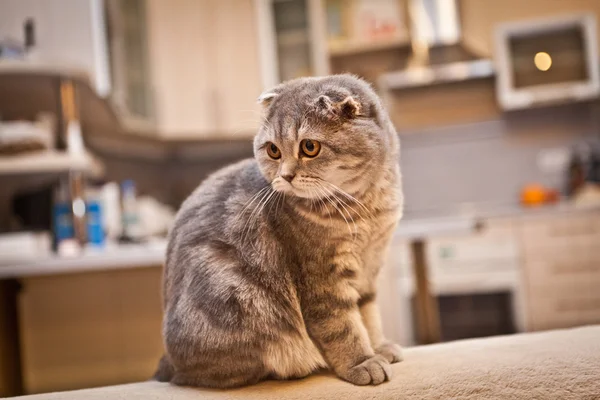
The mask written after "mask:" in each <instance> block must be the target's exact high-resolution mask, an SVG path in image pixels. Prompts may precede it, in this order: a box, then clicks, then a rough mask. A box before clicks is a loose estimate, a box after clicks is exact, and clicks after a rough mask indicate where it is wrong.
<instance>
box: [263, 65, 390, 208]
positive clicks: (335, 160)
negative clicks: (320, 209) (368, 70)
mask: <svg viewBox="0 0 600 400" xmlns="http://www.w3.org/2000/svg"><path fill="white" fill-rule="evenodd" d="M259 102H261V103H262V104H263V106H264V108H265V113H264V120H263V124H262V126H261V128H260V130H259V132H258V134H257V135H256V137H255V139H254V156H255V158H256V160H257V161H258V165H259V167H260V170H261V172H262V174H263V175H264V176H265V178H266V179H267V180H268V181H269V182H271V185H272V187H273V188H274V189H275V190H276V191H281V192H284V193H286V194H291V195H295V196H298V197H303V198H320V197H325V196H327V195H328V192H335V191H336V190H335V188H336V187H337V188H338V189H341V190H343V191H345V192H346V193H349V194H356V193H360V192H361V190H363V189H364V188H365V187H367V186H368V185H369V183H370V182H372V180H373V179H376V177H377V176H379V174H380V173H381V170H382V168H383V167H384V166H385V165H387V164H389V163H391V162H397V155H398V139H397V137H396V132H395V130H394V128H393V126H392V124H391V123H390V120H389V118H388V116H387V113H386V112H385V110H384V109H383V107H382V106H381V102H380V100H379V98H378V97H377V95H376V94H375V93H374V92H373V90H372V89H371V87H370V86H369V85H368V84H367V83H366V82H364V81H362V80H360V79H358V78H356V77H354V76H351V75H333V76H327V77H323V78H300V79H295V80H292V81H288V82H285V83H282V84H281V85H279V86H277V87H275V88H273V89H272V90H268V91H266V92H265V93H263V94H262V95H261V96H260V98H259Z"/></svg>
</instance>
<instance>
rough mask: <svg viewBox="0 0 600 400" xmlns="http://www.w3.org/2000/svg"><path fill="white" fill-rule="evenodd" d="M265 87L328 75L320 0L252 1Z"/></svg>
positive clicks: (323, 18)
mask: <svg viewBox="0 0 600 400" xmlns="http://www.w3.org/2000/svg"><path fill="white" fill-rule="evenodd" d="M254 5H255V10H256V17H257V20H258V26H259V37H260V59H261V75H262V77H263V82H264V84H265V86H266V87H267V88H268V87H272V86H275V85H276V84H278V83H280V82H283V81H286V80H289V79H294V78H298V77H301V76H310V75H317V76H320V75H328V74H329V60H328V56H327V33H326V29H327V27H326V26H327V24H326V13H325V1H324V0H288V1H281V0H254Z"/></svg>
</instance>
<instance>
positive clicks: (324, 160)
mask: <svg viewBox="0 0 600 400" xmlns="http://www.w3.org/2000/svg"><path fill="white" fill-rule="evenodd" d="M259 100H260V101H261V102H262V103H263V105H264V106H265V108H266V110H265V118H264V123H263V125H262V127H261V128H260V130H259V132H258V134H257V136H256V138H255V140H254V156H255V157H254V159H249V160H245V161H242V162H239V163H237V164H235V165H232V166H229V167H227V168H225V169H223V170H221V171H219V172H217V173H215V174H214V175H212V176H211V177H209V178H208V179H207V180H206V181H205V182H204V183H202V184H201V185H200V187H198V188H197V189H196V191H195V192H194V193H193V194H192V195H191V196H190V197H189V198H188V199H187V200H186V201H185V202H184V203H183V205H182V207H181V210H180V211H179V213H178V214H177V218H176V222H175V225H174V227H173V229H172V231H171V234H170V240H169V246H168V249H167V258H166V265H165V269H164V288H163V289H164V312H165V317H164V324H163V335H164V344H165V348H166V355H165V356H164V357H163V359H162V360H161V362H160V365H159V370H158V372H157V374H156V378H157V379H159V380H161V381H170V382H172V383H175V384H178V385H193V386H208V387H220V388H225V387H234V386H240V385H246V384H252V383H256V382H258V381H260V380H263V379H267V378H274V379H286V378H299V377H304V376H306V375H309V374H310V373H312V372H313V371H316V370H318V369H321V368H326V367H330V368H331V369H333V370H334V371H335V373H336V374H337V375H338V376H339V377H341V378H342V379H345V380H347V381H349V382H352V383H354V384H357V385H368V384H375V385H376V384H380V383H382V382H384V381H385V380H387V379H389V378H390V376H391V368H390V363H395V362H398V361H400V360H401V359H402V355H401V348H400V347H399V346H398V345H395V344H393V343H390V342H389V341H387V340H386V339H385V338H384V337H383V335H382V332H381V320H380V315H379V311H378V308H377V306H376V304H375V302H374V300H375V290H376V277H377V274H378V271H379V269H380V268H381V266H382V264H383V263H384V259H385V257H386V250H387V247H388V243H389V241H390V238H391V236H392V233H393V232H394V229H395V227H396V223H397V221H398V220H399V219H400V217H401V214H402V194H401V188H400V171H399V143H398V137H397V135H396V132H395V130H394V128H393V126H392V124H391V122H390V120H389V117H388V115H387V113H386V112H385V110H384V109H383V108H382V106H381V103H380V100H379V99H378V97H377V96H376V94H375V93H374V92H373V90H372V89H371V88H370V86H369V85H368V84H367V83H365V82H364V81H362V80H360V79H357V78H355V77H353V76H350V75H336V76H329V77H324V78H302V79H296V80H293V81H289V82H286V83H283V84H281V85H279V86H277V87H275V88H274V89H273V90H271V91H269V92H267V93H265V94H263V95H262V96H261V98H260V99H259Z"/></svg>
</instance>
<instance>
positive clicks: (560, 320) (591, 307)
mask: <svg viewBox="0 0 600 400" xmlns="http://www.w3.org/2000/svg"><path fill="white" fill-rule="evenodd" d="M567 286H568V285H567ZM530 294H531V297H530V299H529V322H530V328H531V329H532V330H545V329H557V328H568V327H573V326H581V325H589V324H597V323H600V293H598V292H597V291H588V292H587V293H585V294H581V293H569V292H563V293H557V292H556V291H546V292H537V293H530Z"/></svg>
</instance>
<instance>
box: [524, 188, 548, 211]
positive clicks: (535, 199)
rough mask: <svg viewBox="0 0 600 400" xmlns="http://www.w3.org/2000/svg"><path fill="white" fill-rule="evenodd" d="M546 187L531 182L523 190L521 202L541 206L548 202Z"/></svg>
mask: <svg viewBox="0 0 600 400" xmlns="http://www.w3.org/2000/svg"><path fill="white" fill-rule="evenodd" d="M546 194H547V192H546V188H545V187H544V186H542V185H539V184H535V183H532V184H529V185H527V186H525V187H524V188H523V190H522V191H521V203H522V204H523V205H525V206H539V205H542V204H545V203H546V199H547V196H546Z"/></svg>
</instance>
